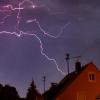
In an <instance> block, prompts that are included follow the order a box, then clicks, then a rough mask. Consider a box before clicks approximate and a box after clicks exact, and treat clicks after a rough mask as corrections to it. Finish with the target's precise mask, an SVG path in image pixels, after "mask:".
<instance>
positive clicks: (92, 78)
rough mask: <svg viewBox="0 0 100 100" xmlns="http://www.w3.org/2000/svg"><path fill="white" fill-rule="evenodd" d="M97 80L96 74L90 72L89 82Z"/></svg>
mask: <svg viewBox="0 0 100 100" xmlns="http://www.w3.org/2000/svg"><path fill="white" fill-rule="evenodd" d="M95 80H96V75H95V73H94V72H89V81H95Z"/></svg>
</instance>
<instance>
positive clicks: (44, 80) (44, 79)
mask: <svg viewBox="0 0 100 100" xmlns="http://www.w3.org/2000/svg"><path fill="white" fill-rule="evenodd" d="M45 82H46V76H43V90H44V96H43V100H45Z"/></svg>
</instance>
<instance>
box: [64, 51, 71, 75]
mask: <svg viewBox="0 0 100 100" xmlns="http://www.w3.org/2000/svg"><path fill="white" fill-rule="evenodd" d="M65 59H66V62H67V71H68V74H69V61H70V55H69V53H67V54H66V58H65Z"/></svg>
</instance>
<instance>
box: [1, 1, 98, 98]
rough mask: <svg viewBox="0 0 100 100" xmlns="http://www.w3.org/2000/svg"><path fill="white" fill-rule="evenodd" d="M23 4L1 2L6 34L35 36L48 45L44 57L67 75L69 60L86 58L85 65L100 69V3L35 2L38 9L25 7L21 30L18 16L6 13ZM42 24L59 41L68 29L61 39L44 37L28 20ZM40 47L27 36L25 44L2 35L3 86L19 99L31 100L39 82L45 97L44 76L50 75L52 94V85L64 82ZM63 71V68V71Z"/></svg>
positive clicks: (26, 5)
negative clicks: (30, 94)
mask: <svg viewBox="0 0 100 100" xmlns="http://www.w3.org/2000/svg"><path fill="white" fill-rule="evenodd" d="M19 1H20V2H21V1H23V0H9V1H7V0H0V9H3V10H4V9H5V10H4V11H6V10H7V12H1V11H0V22H3V21H4V19H3V18H5V16H7V15H8V16H7V18H5V21H4V23H3V24H0V31H9V32H14V31H16V32H18V34H20V33H19V31H20V30H21V31H23V32H29V33H35V34H36V35H37V36H38V37H39V38H40V39H41V41H42V43H43V48H44V52H45V53H46V54H47V55H48V56H49V57H50V58H54V59H56V61H57V63H58V65H59V68H60V69H61V70H62V71H64V72H66V73H67V66H66V61H65V54H66V53H70V55H71V57H74V56H82V58H81V59H80V60H81V62H82V64H83V65H84V64H86V63H89V62H91V61H93V62H94V63H95V64H96V65H97V67H98V68H100V67H99V66H100V61H99V59H100V7H99V5H100V0H33V1H32V2H33V3H34V5H37V6H38V7H36V8H34V9H33V8H29V7H30V6H31V4H30V3H29V4H28V3H27V2H25V3H24V4H23V5H21V7H24V10H21V13H20V18H21V20H20V24H19V26H18V28H17V29H18V30H16V29H15V26H16V24H17V18H16V16H17V14H18V10H14V11H11V9H10V8H3V6H6V5H8V4H9V5H13V7H15V8H18V4H19ZM3 10H2V11H3ZM31 19H37V20H38V21H39V23H40V24H41V27H42V28H43V29H44V30H45V31H46V32H48V34H50V35H53V36H56V35H57V34H59V32H60V29H61V28H62V27H63V26H64V25H65V24H68V23H69V24H68V26H67V27H65V28H64V30H63V34H62V35H61V36H60V37H59V38H51V37H48V36H45V35H43V32H41V30H40V29H39V27H38V25H37V24H36V23H34V22H32V23H28V24H27V23H26V21H27V20H31ZM40 51H41V50H40V43H39V41H38V39H37V38H36V37H35V36H29V35H22V36H21V37H20V38H19V37H17V36H16V35H11V34H5V33H4V34H0V82H1V83H2V84H11V85H14V86H16V88H17V90H18V91H19V94H20V95H21V96H25V95H26V92H27V88H28V87H29V84H30V82H31V80H32V77H33V79H34V80H35V83H36V85H37V88H38V89H39V91H41V92H42V91H43V81H42V80H43V79H42V76H43V75H46V77H47V81H46V88H48V87H49V86H50V83H51V82H59V80H61V79H62V77H64V76H63V75H62V74H61V73H60V72H59V71H58V70H57V68H56V65H55V64H54V62H52V61H49V60H47V59H46V57H45V56H43V55H41V52H40ZM74 63H75V60H74V59H73V60H71V62H70V71H73V70H74ZM61 65H62V66H61Z"/></svg>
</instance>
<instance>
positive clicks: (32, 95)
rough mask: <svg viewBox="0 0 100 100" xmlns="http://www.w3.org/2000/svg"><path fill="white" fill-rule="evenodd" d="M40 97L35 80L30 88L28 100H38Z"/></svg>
mask: <svg viewBox="0 0 100 100" xmlns="http://www.w3.org/2000/svg"><path fill="white" fill-rule="evenodd" d="M39 96H40V94H39V92H38V91H37V89H36V86H35V84H34V80H32V82H31V84H30V87H29V88H28V92H27V96H26V99H27V100H38V97H39Z"/></svg>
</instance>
